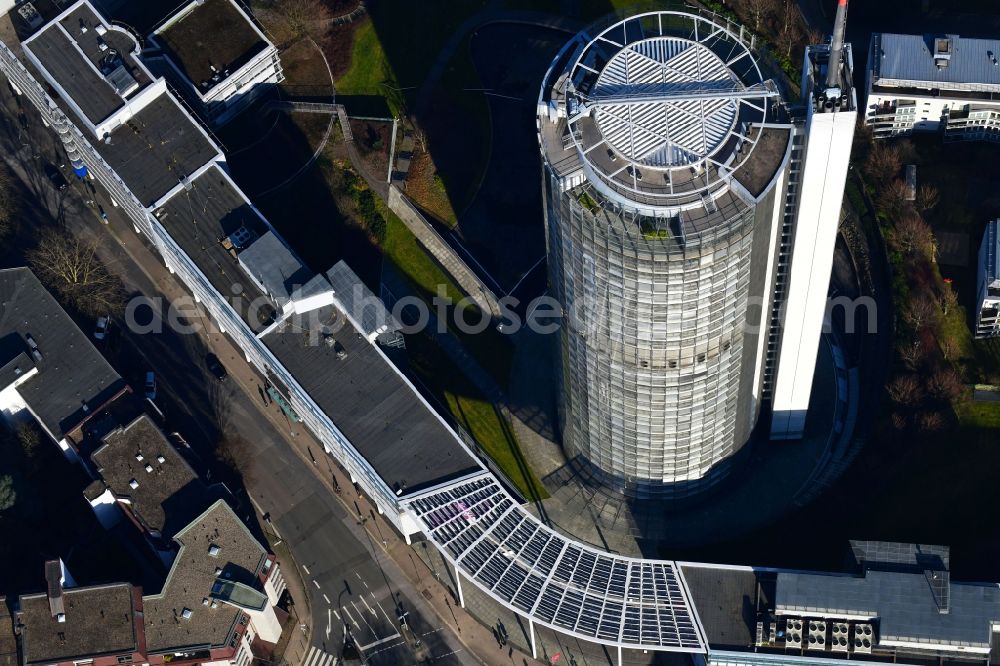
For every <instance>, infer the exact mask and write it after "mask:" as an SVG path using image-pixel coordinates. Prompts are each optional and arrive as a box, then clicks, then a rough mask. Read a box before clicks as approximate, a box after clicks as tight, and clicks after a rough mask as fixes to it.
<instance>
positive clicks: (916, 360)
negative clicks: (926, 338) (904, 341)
mask: <svg viewBox="0 0 1000 666" xmlns="http://www.w3.org/2000/svg"><path fill="white" fill-rule="evenodd" d="M925 356H926V354H925V353H924V346H923V344H921V342H920V340H914V341H913V342H911V343H910V344H908V345H903V346H902V347H900V349H899V357H900V358H901V359H903V363H904V365H906V367H907V368H909V369H910V370H916V369H917V368H919V367H920V364H921V363H922V362H923V360H924V357H925Z"/></svg>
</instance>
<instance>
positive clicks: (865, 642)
mask: <svg viewBox="0 0 1000 666" xmlns="http://www.w3.org/2000/svg"><path fill="white" fill-rule="evenodd" d="M874 643H875V630H874V628H873V627H872V625H871V624H870V623H867V622H866V623H863V624H856V625H854V651H855V652H859V653H864V654H871V652H872V645H873V644H874Z"/></svg>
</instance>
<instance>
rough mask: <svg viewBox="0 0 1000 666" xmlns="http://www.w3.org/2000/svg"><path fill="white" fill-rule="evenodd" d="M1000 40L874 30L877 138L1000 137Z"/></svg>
mask: <svg viewBox="0 0 1000 666" xmlns="http://www.w3.org/2000/svg"><path fill="white" fill-rule="evenodd" d="M998 58H1000V40H998V39H972V38H969V37H961V36H959V35H945V34H939V33H933V34H928V35H901V34H894V33H878V32H877V33H874V34H872V38H871V46H870V48H869V55H868V72H867V78H868V81H867V88H868V100H867V102H866V107H867V108H866V110H865V123H866V124H868V125H869V126H870V127H871V128H872V130H873V132H874V134H875V138H886V137H893V136H904V135H908V134H911V133H912V132H914V131H938V132H941V133H942V135H943V136H944V139H945V141H959V140H969V139H973V140H985V141H1000V60H998Z"/></svg>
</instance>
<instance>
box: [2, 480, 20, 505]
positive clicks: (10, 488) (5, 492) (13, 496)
mask: <svg viewBox="0 0 1000 666" xmlns="http://www.w3.org/2000/svg"><path fill="white" fill-rule="evenodd" d="M16 501H17V493H16V492H15V491H14V479H13V478H12V477H11V476H9V475H4V476H0V513H3V512H4V511H6V510H8V509H10V508H11V507H13V506H14V503H15V502H16Z"/></svg>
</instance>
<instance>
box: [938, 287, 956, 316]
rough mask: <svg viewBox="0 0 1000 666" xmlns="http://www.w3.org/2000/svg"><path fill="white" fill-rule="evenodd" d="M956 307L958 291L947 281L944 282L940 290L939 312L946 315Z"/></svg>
mask: <svg viewBox="0 0 1000 666" xmlns="http://www.w3.org/2000/svg"><path fill="white" fill-rule="evenodd" d="M957 307H958V292H957V291H955V290H954V288H952V286H951V285H950V284H948V283H945V285H944V288H943V290H942V291H941V313H942V314H943V315H945V316H946V317H947V316H948V313H949V312H951V311H952V310H954V309H955V308H957Z"/></svg>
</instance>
